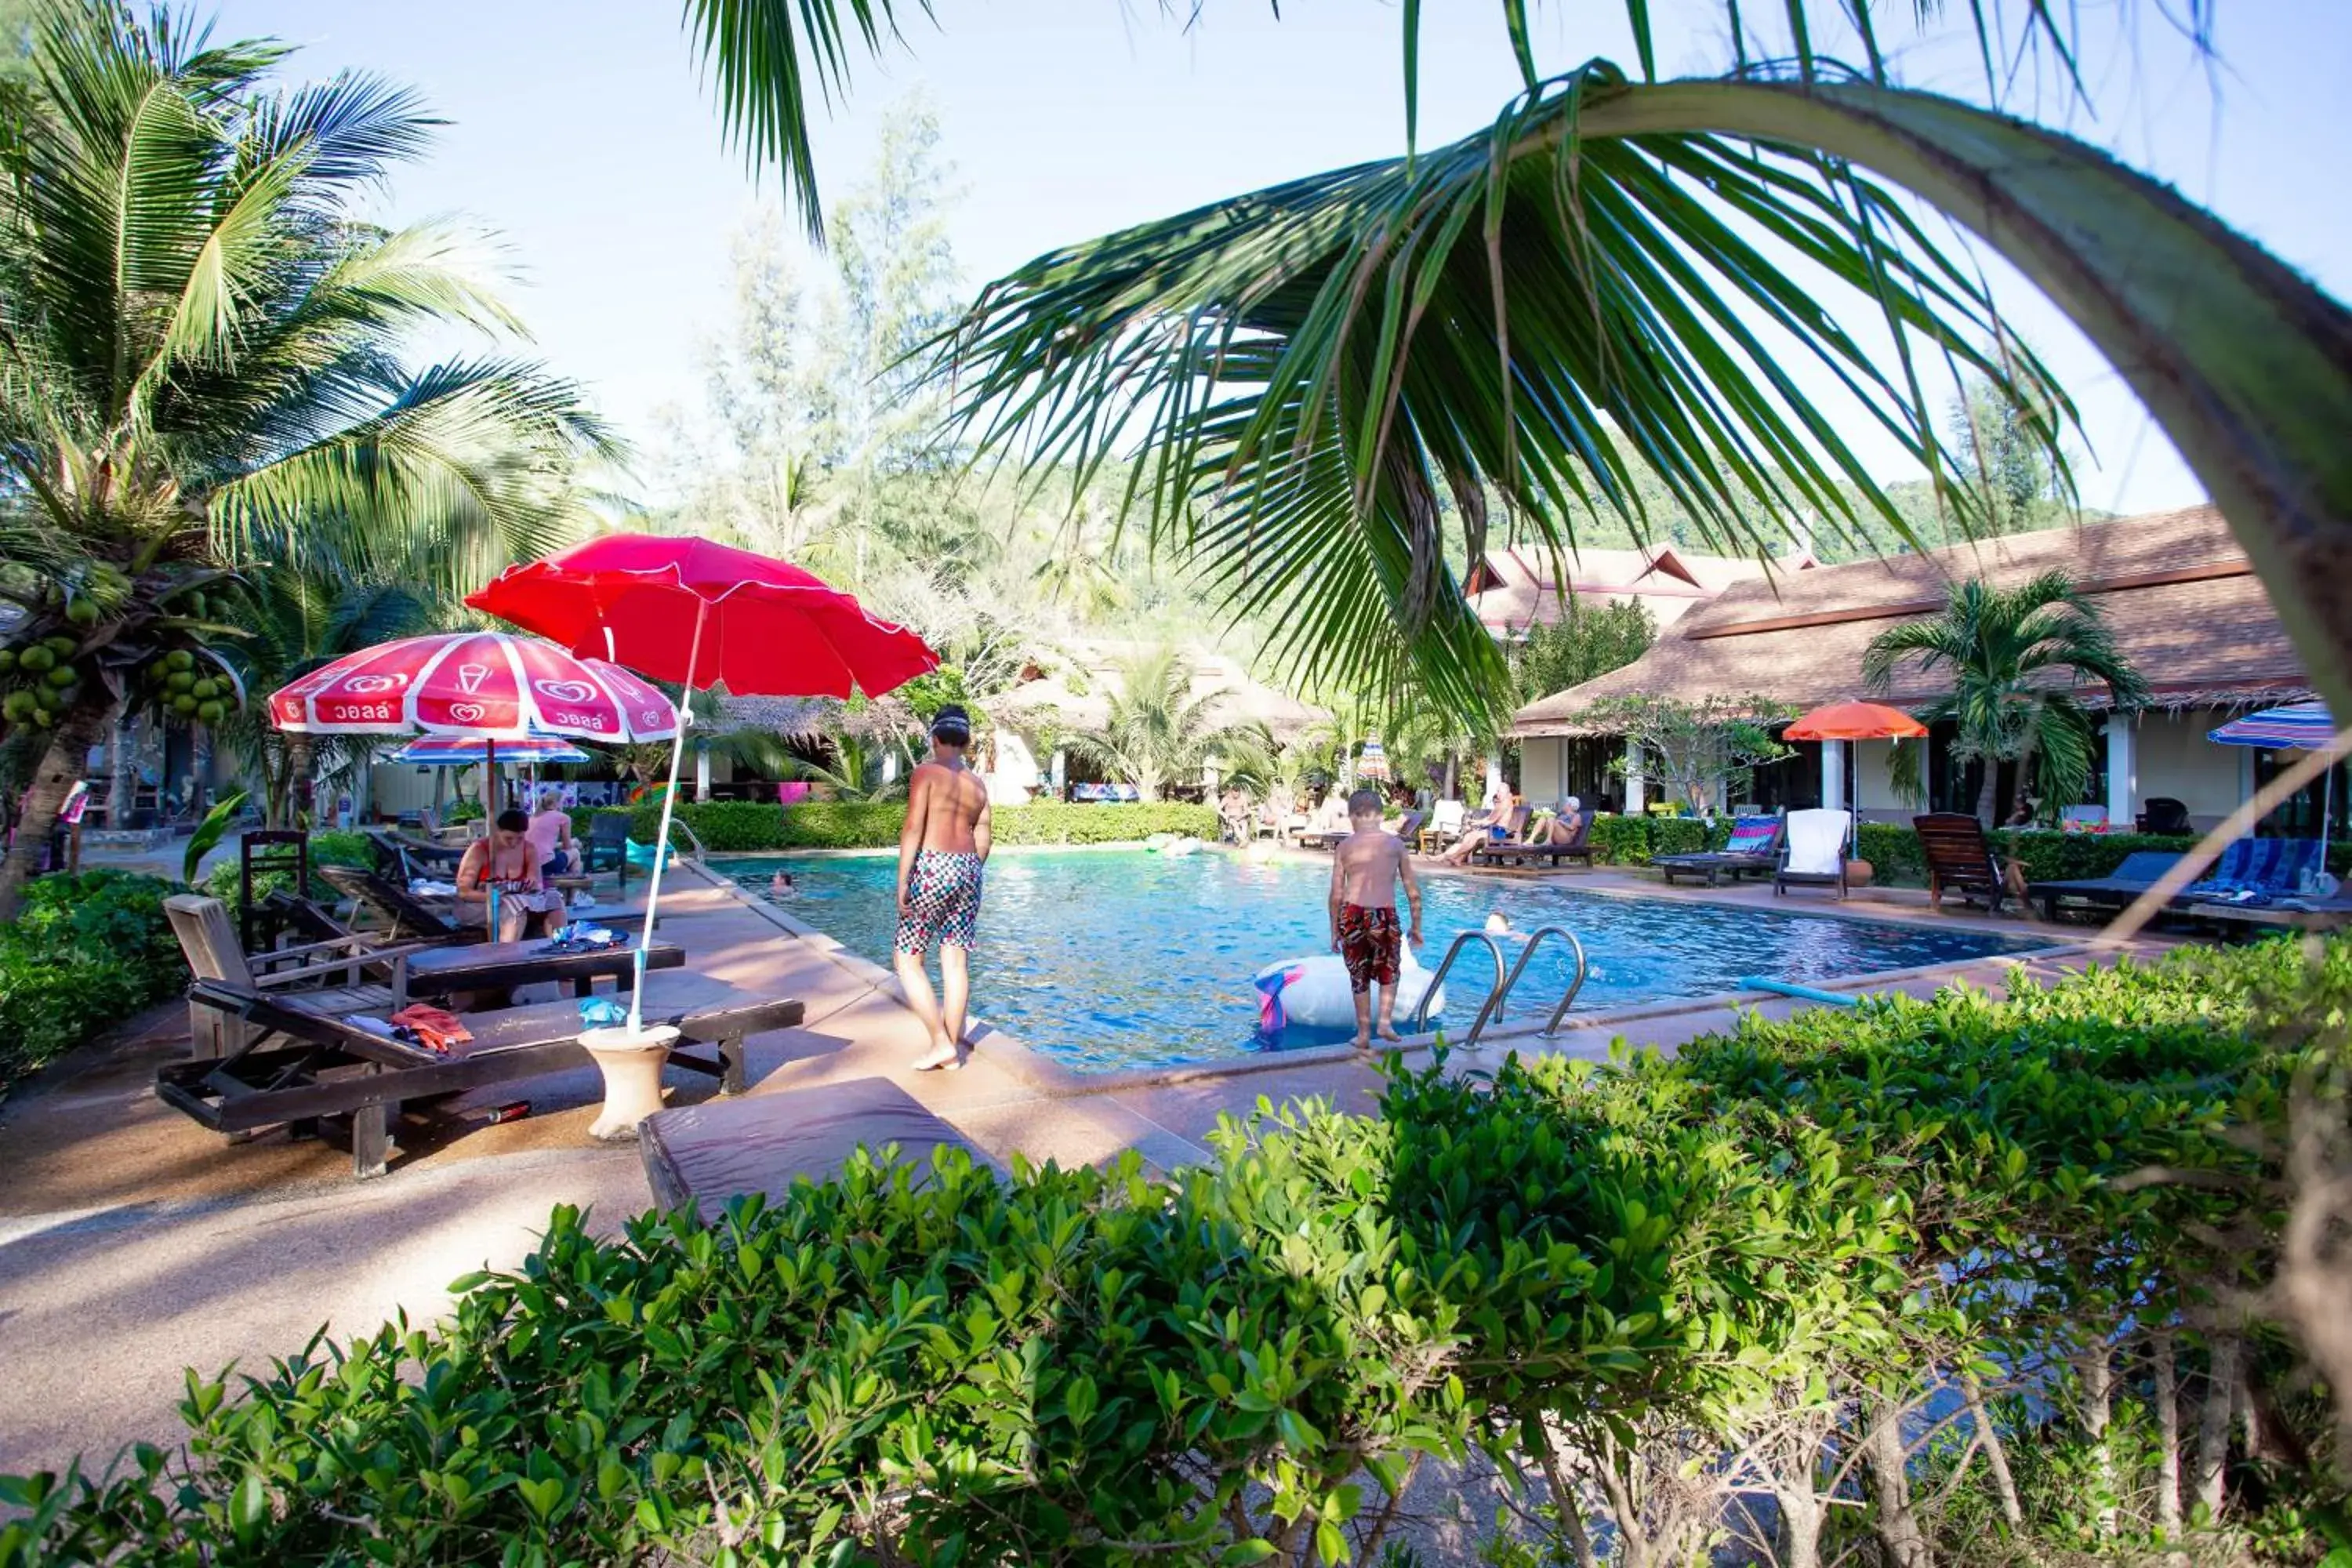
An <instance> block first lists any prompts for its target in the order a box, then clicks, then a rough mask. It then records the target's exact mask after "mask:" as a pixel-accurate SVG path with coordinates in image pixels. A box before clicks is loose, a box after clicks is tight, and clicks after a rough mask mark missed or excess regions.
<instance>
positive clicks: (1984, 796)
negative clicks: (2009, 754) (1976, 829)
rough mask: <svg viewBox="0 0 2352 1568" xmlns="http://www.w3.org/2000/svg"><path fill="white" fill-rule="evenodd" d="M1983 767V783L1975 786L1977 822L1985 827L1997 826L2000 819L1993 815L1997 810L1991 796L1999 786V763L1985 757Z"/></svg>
mask: <svg viewBox="0 0 2352 1568" xmlns="http://www.w3.org/2000/svg"><path fill="white" fill-rule="evenodd" d="M1983 767H1984V783H1982V784H1979V785H1978V786H1977V820H1978V821H1979V822H1981V823H1983V824H1984V825H1985V826H1987V827H1993V826H1999V825H2000V817H1998V816H1994V815H1993V813H1994V812H1995V810H1996V809H1998V806H1997V803H1996V802H1995V800H1994V799H1993V796H1994V795H1995V793H1996V792H1997V790H1998V789H1999V787H2000V763H1998V762H1996V761H1994V760H1993V759H1992V758H1990V757H1986V758H1985V759H1984V760H1983Z"/></svg>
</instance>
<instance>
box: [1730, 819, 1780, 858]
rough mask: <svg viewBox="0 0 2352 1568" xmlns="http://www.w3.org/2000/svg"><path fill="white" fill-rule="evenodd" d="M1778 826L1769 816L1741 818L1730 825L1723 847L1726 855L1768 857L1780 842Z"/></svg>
mask: <svg viewBox="0 0 2352 1568" xmlns="http://www.w3.org/2000/svg"><path fill="white" fill-rule="evenodd" d="M1779 841H1780V824H1779V823H1778V822H1775V821H1774V820H1773V819H1772V818H1770V817H1769V816H1758V817H1742V818H1741V819H1740V820H1739V821H1738V822H1735V823H1733V824H1732V825H1731V837H1730V838H1729V839H1728V840H1727V841H1726V843H1725V844H1724V846H1723V852H1724V853H1725V854H1727V855H1769V854H1770V853H1771V851H1772V847H1773V846H1774V845H1775V844H1777V843H1778V842H1779Z"/></svg>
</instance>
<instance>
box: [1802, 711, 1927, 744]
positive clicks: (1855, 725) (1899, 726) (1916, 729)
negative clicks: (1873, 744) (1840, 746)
mask: <svg viewBox="0 0 2352 1568" xmlns="http://www.w3.org/2000/svg"><path fill="white" fill-rule="evenodd" d="M1783 733H1784V734H1785V736H1786V738H1787V739H1789V740H1791V741H1914V740H1917V739H1918V738H1919V737H1920V736H1922V735H1924V734H1926V733H1927V725H1925V724H1922V723H1921V722H1919V721H1918V720H1916V719H1914V718H1913V717H1911V715H1910V714H1908V713H1906V712H1905V711H1903V710H1901V709H1900V708H1889V707H1887V706H1885V704H1884V703H1879V702H1832V703H1831V704H1830V705H1829V706H1828V707H1826V708H1816V709H1814V710H1812V711H1811V712H1810V713H1808V714H1806V715H1805V716H1804V717H1803V718H1801V719H1800V720H1798V721H1796V722H1795V723H1793V724H1791V725H1790V726H1789V728H1788V729H1787V730H1786V731H1783Z"/></svg>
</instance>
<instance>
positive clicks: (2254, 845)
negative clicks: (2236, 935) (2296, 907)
mask: <svg viewBox="0 0 2352 1568" xmlns="http://www.w3.org/2000/svg"><path fill="white" fill-rule="evenodd" d="M2318 863H2319V840H2317V839H2315V838H2241V839H2239V840H2238V841H2237V842H2236V843H2234V844H2232V845H2231V846H2230V847H2228V848H2227V849H2224V850H2222V851H2221V859H2220V860H2218V861H2216V862H2215V863H2214V866H2213V874H2212V875H2211V876H2210V877H2208V878H2207V879H2205V880H2203V881H2201V882H2195V883H2192V884H2190V885H2189V888H2188V889H2187V890H2186V896H2187V897H2189V898H2192V899H2229V900H2237V901H2251V900H2258V899H2272V898H2276V897H2278V896H2280V895H2281V894H2284V893H2292V892H2294V890H2295V889H2297V888H2298V887H2299V886H2301V884H2302V882H2303V879H2304V877H2305V875H2306V874H2308V873H2309V872H2310V871H2311V869H2312V868H2314V867H2315V866H2317V865H2318Z"/></svg>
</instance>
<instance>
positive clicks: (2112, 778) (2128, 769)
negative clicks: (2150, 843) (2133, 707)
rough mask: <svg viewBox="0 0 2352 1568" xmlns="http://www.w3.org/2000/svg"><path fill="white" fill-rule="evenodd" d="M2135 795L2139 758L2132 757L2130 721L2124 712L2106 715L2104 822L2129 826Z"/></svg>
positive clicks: (2133, 810) (2137, 791)
mask: <svg viewBox="0 0 2352 1568" xmlns="http://www.w3.org/2000/svg"><path fill="white" fill-rule="evenodd" d="M2137 795H2139V759H2138V758H2137V757H2136V756H2134V755H2133V754H2132V721H2131V717H2130V715H2128V714H2125V713H2110V714H2109V715H2107V822H2108V824H2109V825H2110V826H2115V827H2117V828H2128V827H2130V826H2131V825H2132V814H2133V813H2134V812H2135V811H2136V810H2137V806H2136V805H2134V804H2133V803H2134V800H2135V799H2136V797H2137Z"/></svg>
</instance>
